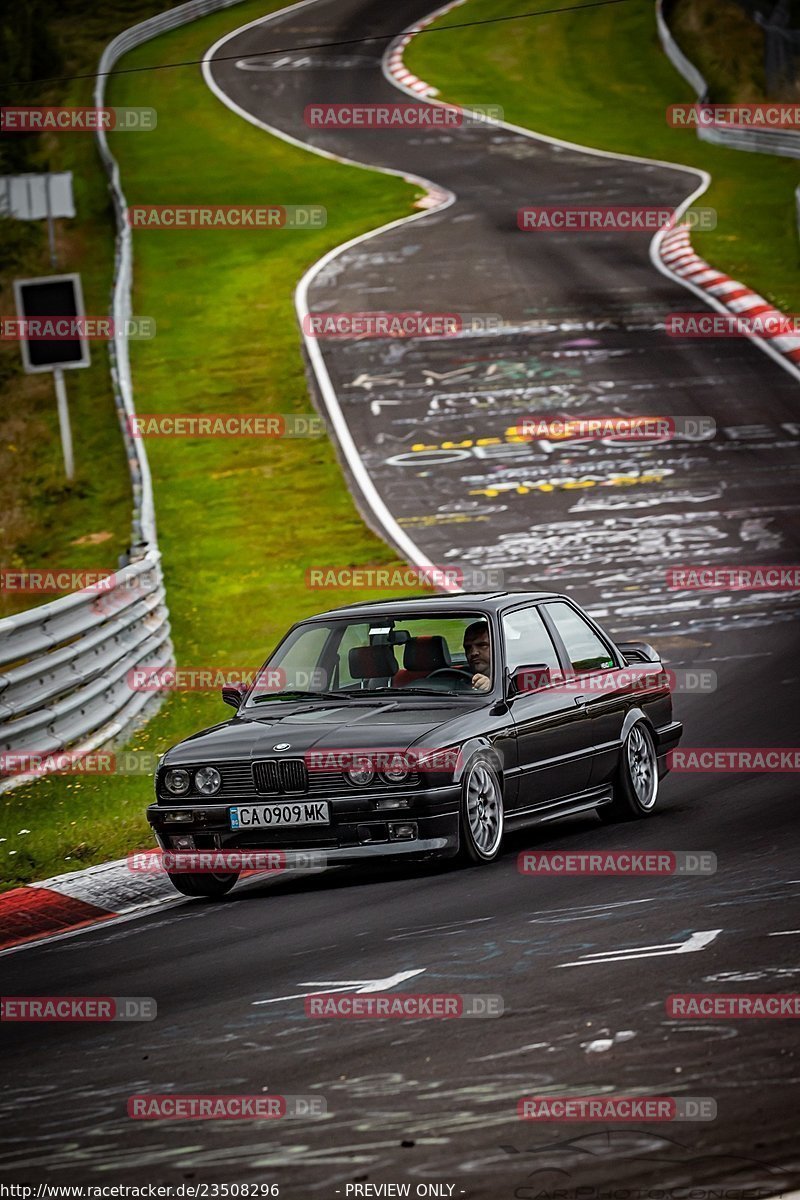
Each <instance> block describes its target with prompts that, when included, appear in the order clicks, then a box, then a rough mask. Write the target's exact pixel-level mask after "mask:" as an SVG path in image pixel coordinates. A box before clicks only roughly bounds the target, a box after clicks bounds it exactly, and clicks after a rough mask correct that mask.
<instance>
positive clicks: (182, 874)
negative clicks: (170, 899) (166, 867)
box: [167, 871, 239, 900]
mask: <svg viewBox="0 0 800 1200" xmlns="http://www.w3.org/2000/svg"><path fill="white" fill-rule="evenodd" d="M167 874H168V875H169V881H170V883H171V884H172V886H173V887H174V888H175V889H176V890H177V891H179V892H181V893H182V895H184V896H205V897H206V898H207V899H209V900H219V898H220V897H221V896H224V895H225V894H226V892H229V891H230V890H231V888H232V887H233V885H234V884H235V883H236V880H237V879H238V878H239V872H238V871H232V872H230V873H229V874H226V875H213V874H210V873H209V874H208V875H205V874H195V873H193V872H190V871H167Z"/></svg>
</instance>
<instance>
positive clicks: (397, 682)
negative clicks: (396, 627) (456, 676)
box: [392, 633, 451, 687]
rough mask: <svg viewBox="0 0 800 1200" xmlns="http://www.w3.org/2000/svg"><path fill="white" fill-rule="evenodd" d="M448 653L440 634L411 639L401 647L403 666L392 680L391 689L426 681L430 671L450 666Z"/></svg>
mask: <svg viewBox="0 0 800 1200" xmlns="http://www.w3.org/2000/svg"><path fill="white" fill-rule="evenodd" d="M450 661H451V660H450V651H449V649H448V647H447V642H446V641H445V640H444V638H443V637H441V635H440V634H438V633H437V634H424V635H422V636H420V637H415V638H411V639H410V640H409V641H407V642H406V643H405V645H404V647H403V665H402V667H401V668H400V670H399V671H398V672H397V674H396V675H395V677H394V679H393V680H392V687H405V685H406V684H408V683H414V681H415V680H417V679H426V678H427V677H428V675H430V674H431V672H432V671H441V670H443V669H444V668H445V667H449V666H450Z"/></svg>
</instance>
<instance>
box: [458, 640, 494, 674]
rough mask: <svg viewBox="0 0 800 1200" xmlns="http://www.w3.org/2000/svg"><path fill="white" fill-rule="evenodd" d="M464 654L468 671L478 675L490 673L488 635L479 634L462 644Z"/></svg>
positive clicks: (490, 652) (490, 653)
mask: <svg viewBox="0 0 800 1200" xmlns="http://www.w3.org/2000/svg"><path fill="white" fill-rule="evenodd" d="M464 653H465V654H466V656H467V662H468V663H469V666H470V669H471V670H472V671H474V672H476V673H477V674H479V675H490V674H491V671H492V647H491V643H490V641H489V634H488V632H487V633H479V634H477V636H476V637H474V638H472V639H470V641H468V642H467V641H465V642H464Z"/></svg>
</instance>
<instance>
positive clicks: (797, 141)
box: [656, 0, 800, 158]
mask: <svg viewBox="0 0 800 1200" xmlns="http://www.w3.org/2000/svg"><path fill="white" fill-rule="evenodd" d="M668 8H669V4H668V0H656V24H657V26H658V36H659V40H660V42H661V45H662V47H663V50H664V53H665V54H666V56H667V58H668V59H669V61H670V62H671V63H672V65H673V67H675V69H676V71H679V72H680V74H681V75H682V76H683V78H684V79H685V80H686V81H687V83H690V84H691V86H692V87H693V88H694V90H695V91H696V92H697V97H698V99H699V100H700V101H701V102H702V103H704V104H707V103H709V99H708V84H707V83H706V81H705V79H704V78H703V76H702V75H701V74H700V72H699V71H698V69H697V67H696V66H695V65H694V63H692V62H690V61H689V59H688V58H687V57H686V55H685V54H684V53H683V51H682V50H681V48H680V46H679V45H678V43H677V42H676V41H675V39H674V37H673V36H672V33H671V31H670V28H669V25H668V24H667V20H666V15H665V11H666V10H668ZM697 136H698V137H699V138H700V140H701V141H703V142H712V143H714V144H715V145H717V146H728V147H730V149H732V150H749V151H751V152H754V153H757V154H779V155H781V156H782V157H784V158H800V133H795V132H792V131H791V130H785V129H731V128H720V127H714V126H709V125H698V127H697Z"/></svg>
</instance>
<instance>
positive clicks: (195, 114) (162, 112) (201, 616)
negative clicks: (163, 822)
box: [0, 0, 416, 886]
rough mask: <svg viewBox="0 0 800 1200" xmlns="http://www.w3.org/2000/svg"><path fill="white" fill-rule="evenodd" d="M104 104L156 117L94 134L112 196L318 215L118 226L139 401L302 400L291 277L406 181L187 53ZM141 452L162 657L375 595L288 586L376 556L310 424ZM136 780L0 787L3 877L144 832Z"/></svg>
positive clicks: (160, 727)
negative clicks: (251, 102) (318, 152)
mask: <svg viewBox="0 0 800 1200" xmlns="http://www.w3.org/2000/svg"><path fill="white" fill-rule="evenodd" d="M273 7H274V8H278V7H281V5H280V4H279V3H276V4H274V5H273ZM264 12H265V5H264V3H263V0H260V2H259V3H245V4H243V5H241V6H238V7H237V8H236V9H234V10H233V11H229V12H226V13H222V14H218V15H214V16H211V17H206V18H204V19H203V20H202V21H199V22H196V23H195V24H192V25H190V26H187V27H186V28H185V29H182V30H177V31H175V32H173V33H171V34H168V35H165V36H163V37H161V38H159V39H158V41H156V42H151V43H149V44H147V45H145V46H143V47H141V48H140V49H138V50H136V51H134V52H132V53H131V54H130V55H128V56H127V57H126V58H125V59H124V61H123V64H122V65H124V66H125V67H136V66H143V65H157V64H159V63H165V62H174V61H176V60H186V59H197V58H200V57H201V56H202V54H203V53H204V51H205V50H206V49H207V48H208V47H209V45H211V43H212V42H213V41H215V40H216V39H217V38H218V37H219V36H220V35H221V34H222V33H224V32H225V31H226V30H228V29H232V28H235V27H236V26H238V25H240V24H243V23H244V22H245V21H248V20H252V19H253V18H254V17H256V16H258V15H261V14H263V13H264ZM108 100H109V103H111V104H117V105H143V106H152V107H154V108H156V109H157V110H158V127H157V129H156V130H155V131H153V132H150V133H141V134H133V133H129V134H115V135H112V149H113V151H114V153H115V155H116V156H117V157H118V159H119V162H120V168H121V172H122V180H123V186H124V188H125V191H126V194H127V197H128V200H129V202H130V203H141V204H160V203H163V204H167V203H180V202H184V203H199V202H203V201H208V202H214V203H218V204H226V203H227V204H264V203H268V204H272V203H284V204H305V203H317V204H324V205H325V206H326V208H327V210H328V223H327V226H326V227H325V228H324V229H321V230H315V231H311V232H299V231H297V232H296V231H292V230H274V231H264V230H242V231H238V230H213V231H197V232H195V231H188V230H176V231H166V230H141V231H137V232H136V234H135V236H134V262H135V270H134V273H135V297H134V310H135V311H136V312H138V313H142V314H146V315H147V316H151V317H154V318H155V320H156V323H157V329H158V334H157V336H156V338H155V339H154V340H153V341H151V342H139V343H135V344H134V345H133V346H132V352H133V353H132V365H133V375H134V387H135V396H136V403H137V408H138V410H139V411H140V412H161V413H173V412H174V413H189V412H191V413H203V412H207V413H217V412H235V413H253V414H255V413H271V412H282V413H311V411H312V409H311V406H310V403H309V400H308V394H307V385H306V380H305V376H304V369H303V363H302V359H301V355H300V336H299V332H298V329H297V324H296V319H295V314H294V306H293V292H294V287H295V284H296V282H297V280H298V279H299V277H300V276H301V274H302V273H303V272H304V271H305V269H306V268H307V267H308V266H309V265H310V264H312V263H313V262H315V261H316V260H317V259H318V258H319V257H320V256H321V255H322V254H324V253H325V251H327V250H328V249H329V248H331V247H333V246H336V245H338V244H339V243H341V242H343V241H344V240H346V239H347V238H350V237H352V236H354V235H355V234H357V233H359V232H361V231H364V230H368V229H370V228H374V227H375V226H377V225H380V224H382V223H384V222H386V221H388V220H391V219H394V218H396V217H398V216H402V215H404V214H405V213H408V212H410V211H412V208H411V205H412V202H413V199H414V197H415V194H416V193H415V190H414V189H413V188H412V187H411V186H410V185H408V184H406V183H404V182H403V181H402V180H400V179H397V178H389V177H386V176H382V175H377V174H375V173H372V172H367V171H362V170H359V169H358V168H354V167H347V166H343V165H340V164H337V163H335V162H330V161H328V160H324V159H321V158H319V157H316V156H312V155H310V154H308V153H307V152H305V151H303V150H300V149H298V148H296V147H293V146H289V145H287V144H286V143H284V142H282V141H280V140H278V139H275V138H272V137H270V136H269V135H267V134H265V133H263V132H261V131H259V130H257V129H255V128H254V127H253V126H251V125H250V124H248V123H247V122H245V121H242V120H240V119H239V118H237V117H236V116H235V115H234V114H233V113H231V112H230V111H229V110H228V109H227V108H226V107H224V106H223V105H222V104H221V103H220V102H219V101H218V100H217V99H216V98H215V97H214V96H213V95H212V94H211V92H210V91H209V90H208V89H207V88H206V86H205V83H204V82H203V79H202V76H201V74H200V71H199V68H198V67H196V66H195V67H187V68H181V69H178V70H164V71H154V72H152V73H137V74H133V75H124V76H120V77H119V78H118V79H115V80H113V81H112V82H111V86H110V90H109V97H108ZM147 448H148V453H149V456H150V462H151V466H152V471H153V479H154V487H155V501H156V513H157V518H158V527H159V540H160V544H161V549H162V552H163V556H164V570H165V576H166V584H167V591H168V598H169V603H170V611H171V617H172V623H173V637H174V641H175V646H176V652H177V658H178V662H179V663H180V664H182V665H185V666H217V667H220V668H243V667H244V668H247V667H252V666H254V665H257V664H258V663H260V662H261V661H262V660H263V658H264V657H265V654H266V652H267V651H268V650H269V649H270V648H271V646H272V645H273V644H274V643H275V641H276V640H277V638H278V637H279V635H280V634H281V633H282V632H283V631H284V630H285V629H286V627H287V626H288V625H289V624H290V623H291V622H293V621H295V620H297V619H298V618H299V617H302V616H303V615H306V614H309V613H311V612H314V611H319V610H320V609H322V608H324V607H327V606H329V605H333V604H336V603H339V602H342V603H345V602H349V601H355V600H359V599H362V598H373V597H375V596H377V595H379V594H380V593H378V592H350V593H348V594H346V595H343V594H342V593H338V594H337V593H335V592H324V593H320V592H312V591H309V590H307V588H306V587H305V582H304V575H305V569H306V567H307V566H310V565H315V564H317V565H318V564H321V563H322V564H329V563H330V564H341V565H347V564H368V563H391V562H394V561H395V560H394V557H393V555H392V553H391V552H390V551H389V550H387V548H386V546H385V545H384V544H383V543H382V542H380V541H379V540H378V539H377V538H376V537H375V536H374V535H373V534H372V533H371V532H370V531H369V530H368V529H367V528H366V526H365V525H364V523H363V521H362V520H361V518H360V517H359V515H358V513H357V511H356V509H355V507H354V504H353V501H352V499H351V498H350V496H349V494H348V492H347V490H346V487H345V484H344V481H343V477H342V474H341V471H340V469H339V467H338V464H337V462H336V458H335V454H334V450H333V447H332V444H331V443H330V441H329V440H328V439H327V438H323V439H314V440H310V439H298V440H288V439H284V440H277V441H276V440H272V441H258V440H256V439H249V438H243V439H225V438H215V439H209V440H199V439H196V440H188V439H175V438H164V439H154V440H150V441H149V442H148V444H147ZM226 714H228V715H230V710H229V709H225V707H224V706H223V705H222V703H221V701H220V700H219V698H218V697H217V696H216V695H209V696H206V695H196V694H184V695H175V696H173V697H171V698H170V699H169V700H168V701H167V703H166V704H165V706H164V708H163V709H162V711H161V713H160V714H159V715H158V716H157V717H156V719H155V720H154V721H152V722H151V723H150V725H149V726H148V727H147V728H146V729H145V730H144V732H143V733H142V734H141V736H139V737H138V738H136V739H135V740H134V742H133V743H132V748H135V749H137V750H143V751H148V752H161V751H163V750H164V749H165V748H167V747H168V746H169V745H170V744H172V743H173V742H175V741H176V740H178V739H179V738H181V737H183V736H186V735H187V734H189V733H191V732H193V731H195V730H197V729H199V728H201V727H202V726H203V725H207V724H212V723H213V722H215V721H218V720H223V719H225V716H226ZM151 792H152V782H151V779H150V778H149V777H137V776H133V777H124V778H119V777H115V778H104V777H101V776H95V777H93V776H87V775H84V776H80V777H75V778H72V779H71V778H68V777H51V778H47V779H43V780H40V781H39V782H37V783H36V784H35V785H31V786H26V787H24V788H21V789H19V790H17V791H15V792H12V793H10V794H9V796H7V797H6V798H5V800H4V801H3V802H2V811H3V817H2V824H3V829H2V834H3V836H5V837H6V838H7V840H6V841H5V842H4V843H2V845H0V850H1V851H3V853H2V856H1V858H0V861H2V862H3V865H4V874H3V878H4V884H5V886H10V885H12V884H14V883H18V882H22V881H26V880H29V879H32V878H42V877H43V876H45V875H47V874H49V873H53V872H57V871H64V870H69V869H72V868H74V867H77V866H81V865H88V864H90V863H93V862H97V861H102V860H104V859H107V858H110V857H113V856H115V855H119V854H123V853H124V852H125V851H127V850H129V849H131V848H134V847H137V846H141V845H147V844H149V842H150V835H149V829H148V827H147V824H146V822H145V819H144V807H145V805H146V804H147V803H148V801H149V799H150V796H151ZM23 829H27V830H29V831H30V832H28V833H20V832H19V831H20V830H23Z"/></svg>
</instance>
